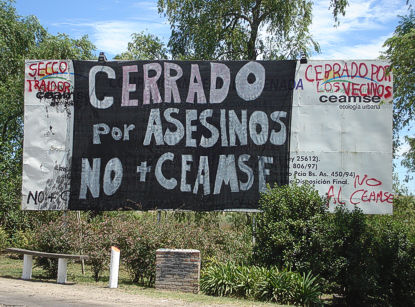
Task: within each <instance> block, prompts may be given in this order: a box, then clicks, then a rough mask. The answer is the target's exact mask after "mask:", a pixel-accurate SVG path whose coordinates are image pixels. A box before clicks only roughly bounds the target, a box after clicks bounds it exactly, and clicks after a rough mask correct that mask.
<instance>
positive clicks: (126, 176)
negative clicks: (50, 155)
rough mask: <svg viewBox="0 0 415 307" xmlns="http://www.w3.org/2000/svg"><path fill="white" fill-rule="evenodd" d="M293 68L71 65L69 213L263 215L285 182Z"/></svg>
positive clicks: (273, 64)
mask: <svg viewBox="0 0 415 307" xmlns="http://www.w3.org/2000/svg"><path fill="white" fill-rule="evenodd" d="M295 67H296V61H258V62H246V61H235V62H234V61H232V62H226V61H225V62H205V61H203V62H202V61H195V62H178V61H177V62H176V61H131V62H125V61H123V62H105V63H99V62H93V61H74V71H75V92H74V126H73V127H74V128H73V129H74V131H73V136H74V137H73V156H72V168H71V192H70V202H69V209H70V210H129V209H134V210H151V209H184V210H195V211H210V210H223V209H256V208H257V206H258V199H259V195H260V191H263V190H264V189H265V187H266V184H271V185H273V184H274V183H277V184H278V185H284V184H288V180H289V177H288V174H289V169H288V165H289V164H288V163H289V149H290V122H291V111H292V96H293V88H294V74H295Z"/></svg>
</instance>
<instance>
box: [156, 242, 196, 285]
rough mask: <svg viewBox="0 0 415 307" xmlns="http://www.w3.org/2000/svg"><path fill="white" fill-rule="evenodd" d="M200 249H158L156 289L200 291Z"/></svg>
mask: <svg viewBox="0 0 415 307" xmlns="http://www.w3.org/2000/svg"><path fill="white" fill-rule="evenodd" d="M199 281H200V251H198V250H195V249H165V248H161V249H158V250H157V251H156V289H165V290H174V291H181V292H192V293H198V292H199Z"/></svg>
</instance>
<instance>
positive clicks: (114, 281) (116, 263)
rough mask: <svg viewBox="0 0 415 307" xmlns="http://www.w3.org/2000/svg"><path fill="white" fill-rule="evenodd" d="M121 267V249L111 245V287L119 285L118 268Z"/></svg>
mask: <svg viewBox="0 0 415 307" xmlns="http://www.w3.org/2000/svg"><path fill="white" fill-rule="evenodd" d="M119 267H120V250H119V249H118V248H117V247H115V246H111V264H110V282H109V287H110V288H117V287H118V270H119Z"/></svg>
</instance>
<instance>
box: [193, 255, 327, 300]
mask: <svg viewBox="0 0 415 307" xmlns="http://www.w3.org/2000/svg"><path fill="white" fill-rule="evenodd" d="M200 288H201V290H202V291H203V292H204V293H206V294H209V295H215V296H233V297H244V298H254V299H259V300H263V301H273V302H276V303H279V304H296V305H302V306H311V305H314V304H321V300H320V298H319V297H320V296H321V294H322V292H321V286H320V285H319V283H318V280H317V277H316V276H313V275H312V274H311V273H310V272H309V273H307V274H303V275H301V274H299V273H296V272H292V271H287V270H282V271H280V270H278V269H277V268H275V267H271V268H269V269H267V268H264V267H258V266H243V265H236V264H235V263H233V262H227V263H215V264H212V265H210V266H208V267H207V268H206V269H204V270H203V271H202V276H201V280H200Z"/></svg>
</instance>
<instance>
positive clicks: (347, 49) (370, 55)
mask: <svg viewBox="0 0 415 307" xmlns="http://www.w3.org/2000/svg"><path fill="white" fill-rule="evenodd" d="M391 35H392V34H391ZM391 35H385V36H380V37H377V38H375V39H374V40H372V41H368V42H367V44H356V45H346V46H342V47H339V48H329V49H327V50H325V51H326V52H324V53H323V54H320V55H316V56H313V57H312V58H313V59H315V60H317V59H326V60H334V59H336V60H350V59H362V60H371V59H376V58H378V57H379V56H380V55H381V53H382V51H383V50H384V48H383V43H384V42H385V40H386V39H387V38H388V37H390V36H391Z"/></svg>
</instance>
